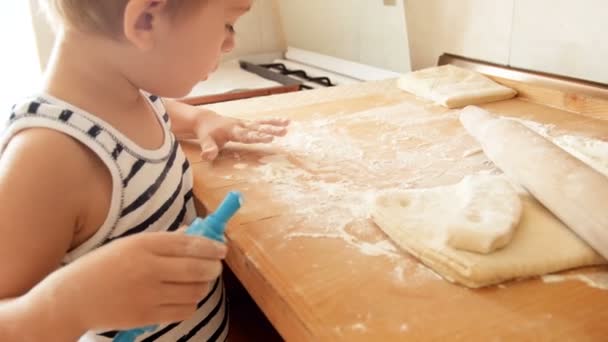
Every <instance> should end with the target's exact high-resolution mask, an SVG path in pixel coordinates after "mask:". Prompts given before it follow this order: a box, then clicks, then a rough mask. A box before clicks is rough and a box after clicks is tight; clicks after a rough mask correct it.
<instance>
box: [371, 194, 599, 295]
mask: <svg viewBox="0 0 608 342" xmlns="http://www.w3.org/2000/svg"><path fill="white" fill-rule="evenodd" d="M521 200H522V207H523V215H522V217H521V221H520V223H519V225H518V226H517V229H516V230H515V232H514V234H513V238H512V240H511V242H510V243H509V244H508V245H506V246H505V247H504V248H502V249H499V250H497V251H495V252H494V253H491V254H488V255H484V254H479V253H471V252H466V251H461V250H458V249H455V248H452V247H450V246H446V245H441V244H439V245H438V244H437V241H435V240H433V238H432V236H431V235H429V234H425V232H424V229H421V227H420V226H418V227H410V229H405V228H404V224H403V223H404V222H405V221H406V219H405V218H404V217H403V215H402V214H397V215H395V212H393V211H392V210H390V209H387V208H386V207H384V206H374V208H373V212H372V217H373V219H374V221H375V222H376V224H378V226H379V227H380V228H381V229H382V230H383V231H384V232H385V233H386V234H388V235H389V237H390V238H391V239H392V240H393V241H394V242H395V243H396V244H397V245H399V246H400V247H401V248H403V249H405V250H406V251H408V252H409V253H410V254H412V255H414V256H415V257H417V258H418V259H420V260H421V261H422V262H423V263H424V264H425V265H427V266H429V267H430V268H432V269H433V270H434V271H436V272H437V273H439V274H440V275H441V276H442V277H444V278H445V279H447V280H448V281H452V282H457V283H460V284H463V285H465V286H468V287H471V288H478V287H483V286H487V285H492V284H498V283H501V282H504V281H507V280H511V279H516V278H525V277H531V276H538V275H543V274H547V273H553V272H559V271H563V270H567V269H571V268H576V267H583V266H591V265H602V264H606V260H605V259H603V258H602V257H601V256H600V255H599V254H597V253H596V252H595V251H594V250H593V249H592V248H591V247H589V246H588V245H587V244H586V243H585V242H583V241H582V240H580V239H579V238H578V237H577V236H576V235H575V234H574V233H573V232H572V231H571V230H570V229H569V228H567V227H566V226H565V225H564V224H562V223H561V222H560V221H559V220H558V219H557V218H555V216H553V215H552V214H551V213H550V212H549V211H547V210H546V209H545V208H544V207H543V206H542V205H540V204H539V203H538V202H537V201H535V200H534V199H532V198H530V197H527V196H523V197H522V198H521ZM389 208H390V207H389ZM436 214H437V215H441V213H440V212H437V213H436Z"/></svg>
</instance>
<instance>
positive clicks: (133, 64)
mask: <svg viewBox="0 0 608 342" xmlns="http://www.w3.org/2000/svg"><path fill="white" fill-rule="evenodd" d="M205 2H206V3H205V4H204V5H202V6H200V7H198V8H197V9H196V13H188V14H186V15H184V16H182V17H183V18H180V17H178V18H177V19H175V20H169V19H168V18H166V17H163V18H164V19H163V18H161V20H158V21H157V22H152V25H153V27H154V29H153V30H155V32H154V33H153V39H154V44H152V45H151V47H150V48H149V49H144V50H142V49H138V53H137V55H139V56H138V58H136V59H135V60H132V61H130V62H127V64H128V65H127V66H126V68H125V69H126V70H129V71H128V72H127V73H129V74H130V75H128V76H129V78H130V79H131V80H132V82H134V83H135V84H136V85H137V86H138V87H139V88H142V89H144V90H147V91H149V92H152V93H155V94H158V95H160V96H165V97H182V96H185V95H186V94H188V93H189V92H190V90H191V89H192V87H193V86H194V85H195V84H196V83H197V82H199V81H201V80H204V79H206V78H207V77H208V76H209V74H210V73H211V72H213V71H214V70H215V69H216V68H217V65H218V63H219V60H220V57H221V55H222V53H226V52H229V51H230V50H232V49H233V48H234V30H233V29H232V25H234V24H235V22H236V21H237V19H238V18H240V17H241V16H242V15H243V14H245V13H246V12H247V11H248V10H249V8H250V6H251V2H252V0H205ZM131 70H132V71H133V72H131Z"/></svg>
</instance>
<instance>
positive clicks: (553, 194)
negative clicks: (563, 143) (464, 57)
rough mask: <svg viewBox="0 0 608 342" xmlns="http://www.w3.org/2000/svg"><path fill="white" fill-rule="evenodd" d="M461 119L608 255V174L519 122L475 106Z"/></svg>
mask: <svg viewBox="0 0 608 342" xmlns="http://www.w3.org/2000/svg"><path fill="white" fill-rule="evenodd" d="M460 121H461V122H462V124H463V126H464V127H465V128H466V130H467V131H468V132H469V133H470V134H471V135H472V136H473V137H475V139H477V141H479V143H480V144H481V147H482V148H483V151H484V152H485V154H486V155H487V156H488V158H490V160H492V162H494V164H496V166H498V167H499V168H500V169H501V170H502V171H503V172H504V173H505V174H507V176H509V177H511V178H512V179H513V180H515V181H517V182H518V183H519V184H520V185H522V186H523V187H524V188H526V189H527V190H528V192H530V193H531V194H532V195H533V196H534V197H535V198H536V199H537V200H538V201H539V202H541V203H542V204H543V205H544V206H545V207H546V208H547V209H549V210H550V211H551V212H552V213H553V214H554V215H555V216H557V217H558V218H559V219H560V220H561V221H562V222H564V224H566V225H567V226H568V227H570V229H572V230H573V231H574V232H575V233H576V234H577V235H578V236H579V237H580V238H582V239H583V240H584V241H586V242H587V243H588V244H589V245H590V246H591V247H593V248H594V249H595V250H596V251H597V252H598V253H599V254H601V255H602V256H603V257H604V258H606V259H608V177H606V176H604V175H602V174H601V173H599V172H597V171H595V170H594V169H592V168H591V167H589V166H587V165H586V164H585V163H583V162H581V161H580V160H578V159H576V158H575V157H573V156H571V155H570V154H569V153H567V152H566V151H564V150H562V149H561V148H560V147H558V146H557V145H554V144H553V143H552V142H551V141H549V140H547V139H545V138H544V137H542V136H541V135H539V134H537V133H536V132H534V131H532V130H531V129H529V128H527V127H526V126H524V125H523V124H521V123H519V122H516V121H513V120H509V119H504V118H497V117H495V116H492V115H491V114H490V113H488V112H486V111H485V110H483V109H481V108H478V107H473V106H469V107H466V108H465V109H464V110H463V111H462V112H461V114H460ZM547 238H550V237H547Z"/></svg>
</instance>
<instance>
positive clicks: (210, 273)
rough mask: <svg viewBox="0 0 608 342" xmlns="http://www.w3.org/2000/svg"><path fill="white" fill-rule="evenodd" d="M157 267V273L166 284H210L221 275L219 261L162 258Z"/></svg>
mask: <svg viewBox="0 0 608 342" xmlns="http://www.w3.org/2000/svg"><path fill="white" fill-rule="evenodd" d="M157 267H158V268H157V270H158V272H159V273H162V277H161V279H162V281H163V282H166V283H187V284H192V283H204V282H210V281H213V280H215V279H217V277H219V275H220V274H221V273H222V263H221V261H220V260H219V259H215V260H212V259H209V260H202V259H194V258H180V259H176V258H162V259H161V260H160V261H159V263H158V266H157Z"/></svg>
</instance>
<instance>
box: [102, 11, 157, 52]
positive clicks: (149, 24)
mask: <svg viewBox="0 0 608 342" xmlns="http://www.w3.org/2000/svg"><path fill="white" fill-rule="evenodd" d="M103 1H107V0H103ZM166 4H167V0H129V1H128V2H127V6H126V7H125V12H124V20H123V31H124V35H125V37H126V38H127V40H128V41H130V42H131V43H132V44H133V45H135V46H136V47H137V48H139V49H142V50H149V49H151V48H152V47H154V43H155V41H154V36H155V35H154V32H155V30H156V29H157V28H158V23H159V22H160V20H161V15H162V14H163V11H164V10H165V6H166Z"/></svg>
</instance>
